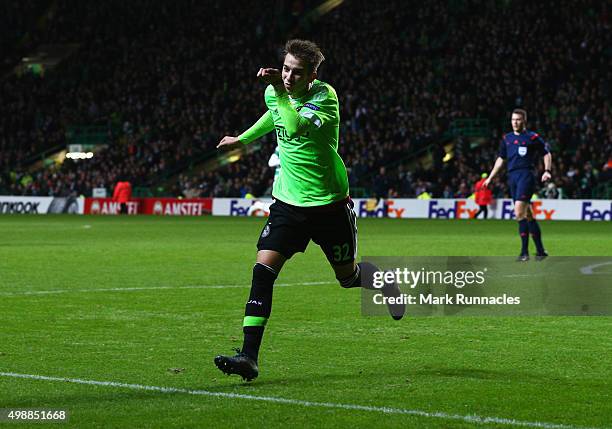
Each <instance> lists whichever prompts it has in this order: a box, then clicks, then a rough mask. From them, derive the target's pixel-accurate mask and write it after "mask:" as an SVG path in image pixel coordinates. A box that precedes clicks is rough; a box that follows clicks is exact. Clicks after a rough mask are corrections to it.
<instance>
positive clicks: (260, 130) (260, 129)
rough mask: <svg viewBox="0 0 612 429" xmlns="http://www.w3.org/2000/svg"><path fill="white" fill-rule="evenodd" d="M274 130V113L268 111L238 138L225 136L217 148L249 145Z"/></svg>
mask: <svg viewBox="0 0 612 429" xmlns="http://www.w3.org/2000/svg"><path fill="white" fill-rule="evenodd" d="M272 130H274V120H273V119H272V113H271V112H270V111H269V110H267V111H266V113H264V114H263V115H262V116H261V118H259V119H258V120H257V122H255V123H254V124H253V125H252V126H251V127H250V128H249V129H248V130H246V131H245V132H243V133H242V134H240V135H239V136H238V137H232V136H225V137H223V139H221V141H220V142H219V144H218V145H217V148H220V147H223V146H228V147H231V146H235V145H237V144H239V143H243V144H249V143H251V142H252V141H254V140H257V139H258V138H260V137H262V136H263V135H265V134H268V133H269V132H270V131H272Z"/></svg>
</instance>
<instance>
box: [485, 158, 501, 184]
mask: <svg viewBox="0 0 612 429" xmlns="http://www.w3.org/2000/svg"><path fill="white" fill-rule="evenodd" d="M503 165H504V158H502V157H501V156H498V157H497V159H496V160H495V165H494V166H493V170H491V173H490V174H489V177H487V180H485V181H484V183H483V184H482V186H484V187H485V188H486V187H488V186H489V183H491V180H493V178H494V177H495V176H496V175H497V173H499V170H500V169H501V168H502V167H503Z"/></svg>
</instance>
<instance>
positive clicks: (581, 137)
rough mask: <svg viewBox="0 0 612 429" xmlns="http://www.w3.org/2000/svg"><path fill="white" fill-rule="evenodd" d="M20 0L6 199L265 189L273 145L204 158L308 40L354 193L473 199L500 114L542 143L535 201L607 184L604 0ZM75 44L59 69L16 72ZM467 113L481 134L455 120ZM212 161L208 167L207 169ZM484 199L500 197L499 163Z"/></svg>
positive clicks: (8, 95)
mask: <svg viewBox="0 0 612 429" xmlns="http://www.w3.org/2000/svg"><path fill="white" fill-rule="evenodd" d="M328 4H329V2H323V1H316V2H308V1H283V0H274V1H270V2H266V5H265V7H264V6H262V5H261V4H260V3H258V2H250V1H245V0H237V1H233V2H230V3H227V2H226V3H224V2H218V1H211V0H205V1H196V0H177V1H174V2H167V1H162V0H159V1H152V0H130V1H127V2H125V1H117V0H109V1H105V2H95V3H94V2H89V1H85V2H72V1H68V0H57V1H49V0H25V1H24V0H22V1H19V2H16V1H9V2H2V4H1V5H0V48H1V50H2V52H3V55H2V63H1V64H0V73H2V75H1V76H0V100H2V103H0V194H9V195H41V196H43V195H54V196H67V195H85V196H91V193H92V189H94V188H107V189H112V187H113V185H114V183H115V182H116V181H117V179H118V178H119V177H126V178H129V180H130V181H131V182H132V184H133V185H134V187H136V188H144V189H148V190H149V192H162V193H165V194H167V195H173V196H181V195H182V196H189V197H193V196H202V197H239V196H244V195H246V194H254V195H256V196H260V195H266V194H269V192H270V189H271V186H272V181H273V177H274V171H273V169H272V168H270V167H269V166H268V158H269V157H270V155H271V154H272V153H273V151H274V149H275V146H276V142H275V137H274V135H269V136H266V137H265V138H263V139H262V140H261V142H259V143H258V144H256V145H255V146H254V147H253V148H252V150H249V151H248V152H245V153H242V154H240V155H239V159H238V160H237V161H236V162H229V163H227V162H219V163H217V164H214V163H211V162H210V160H211V159H214V157H215V156H216V155H215V146H216V144H217V143H218V141H219V140H220V139H221V138H222V137H223V136H224V135H237V134H239V133H240V132H241V131H242V130H244V129H246V128H247V127H248V126H250V125H251V124H252V123H253V122H254V121H255V120H256V119H257V118H259V116H260V115H261V114H262V113H263V111H264V109H265V104H264V102H263V89H264V88H263V86H262V85H261V84H260V83H258V82H257V81H256V79H255V74H256V72H257V70H258V69H259V67H261V66H279V65H280V58H281V56H280V55H281V50H282V47H283V45H284V42H285V41H286V40H287V39H288V38H292V37H300V38H309V39H312V40H315V41H316V42H317V43H318V44H319V45H320V46H321V48H322V50H323V52H324V54H325V57H326V60H325V62H324V63H323V64H322V66H321V68H320V72H319V78H320V79H321V80H324V81H326V82H328V83H330V84H331V85H332V86H333V87H334V88H335V89H336V91H337V93H338V96H339V100H340V115H341V130H340V142H339V152H340V154H341V156H342V158H343V159H344V161H345V164H346V166H347V169H348V172H349V180H350V184H351V187H352V189H353V190H354V194H355V193H357V194H360V195H355V196H375V197H415V196H419V195H422V194H423V193H427V194H428V195H431V196H432V197H437V198H457V197H468V196H469V195H471V194H472V192H473V185H474V183H475V182H476V181H478V180H479V179H480V176H481V174H482V173H483V172H487V171H489V170H490V169H491V167H492V165H493V163H494V161H495V158H496V156H497V151H498V146H499V142H500V140H501V137H502V136H503V134H504V133H506V132H509V131H510V122H509V117H510V112H511V111H512V110H513V109H514V108H515V107H522V108H525V109H526V110H527V112H528V115H529V117H528V128H529V129H533V130H536V131H537V132H539V133H540V134H541V135H542V136H543V137H544V138H545V140H547V141H548V142H549V143H550V145H551V146H552V148H553V164H554V170H553V179H554V180H553V182H552V183H551V184H542V189H541V192H540V194H541V195H540V196H541V197H549V198H558V197H563V198H591V197H596V196H597V195H595V194H594V192H595V190H597V189H598V187H600V186H601V185H602V184H606V183H609V182H610V180H611V179H612V106H611V100H612V87H611V85H612V29H611V28H610V27H611V24H610V16H609V5H608V3H607V2H599V1H594V0H576V1H572V2H565V3H564V4H563V7H559V6H558V2H554V1H552V0H543V1H540V2H531V1H526V0H495V1H484V0H482V1H476V0H432V1H428V2H416V1H404V0H402V1H399V0H389V1H385V2H377V3H376V6H375V7H374V6H373V4H372V2H369V1H366V0H346V1H344V2H340V5H339V6H337V7H335V8H331V10H329V11H327V10H326V7H325V6H326V5H328ZM50 44H64V45H68V44H74V46H75V48H74V51H73V52H71V54H70V55H68V56H67V57H66V58H64V59H63V60H62V61H61V62H60V63H59V64H58V65H57V66H56V67H55V68H53V69H52V70H42V71H40V72H39V73H32V72H15V65H16V64H19V62H20V61H21V59H22V58H23V57H25V56H27V55H29V54H30V53H32V52H36V51H37V50H40V47H41V46H44V45H50ZM460 120H472V121H475V122H473V123H478V124H481V125H482V124H484V125H482V126H479V128H478V132H477V133H475V134H474V135H469V133H468V134H466V133H464V132H461V129H460V128H459V129H457V126H456V124H458V123H460V122H458V121H460ZM77 125H88V126H97V127H99V129H103V130H105V131H104V132H105V133H106V144H105V146H104V149H102V150H97V151H95V156H94V157H93V158H91V159H86V160H78V161H73V160H68V159H67V160H65V161H64V162H62V163H57V162H53V163H40V162H39V161H40V160H41V159H43V158H45V156H46V154H47V153H52V152H53V151H56V150H59V149H60V148H65V146H66V145H67V144H68V143H69V141H68V139H69V135H70V133H69V130H70V129H71V127H74V126H77ZM211 165H212V166H211ZM493 192H494V195H495V197H503V196H507V195H508V189H507V186H506V184H505V180H504V176H501V177H500V179H498V180H496V182H495V186H494V188H493Z"/></svg>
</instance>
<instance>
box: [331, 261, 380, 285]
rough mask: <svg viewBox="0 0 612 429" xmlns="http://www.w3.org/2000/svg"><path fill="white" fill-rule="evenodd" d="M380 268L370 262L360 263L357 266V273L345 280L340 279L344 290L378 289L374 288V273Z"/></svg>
mask: <svg viewBox="0 0 612 429" xmlns="http://www.w3.org/2000/svg"><path fill="white" fill-rule="evenodd" d="M376 271H379V270H378V267H377V266H376V265H374V264H371V263H369V262H360V263H358V264H357V265H356V266H355V271H353V274H351V275H350V276H348V277H346V278H344V279H338V281H339V282H340V286H342V287H343V288H347V289H349V288H354V287H362V288H364V289H376V288H375V287H374V272H376Z"/></svg>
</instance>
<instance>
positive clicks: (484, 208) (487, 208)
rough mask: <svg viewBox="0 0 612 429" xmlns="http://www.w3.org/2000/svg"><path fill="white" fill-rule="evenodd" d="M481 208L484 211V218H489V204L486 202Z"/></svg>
mask: <svg viewBox="0 0 612 429" xmlns="http://www.w3.org/2000/svg"><path fill="white" fill-rule="evenodd" d="M482 210H483V212H484V218H485V219H488V218H489V205H488V204H485V205H483V206H482Z"/></svg>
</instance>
